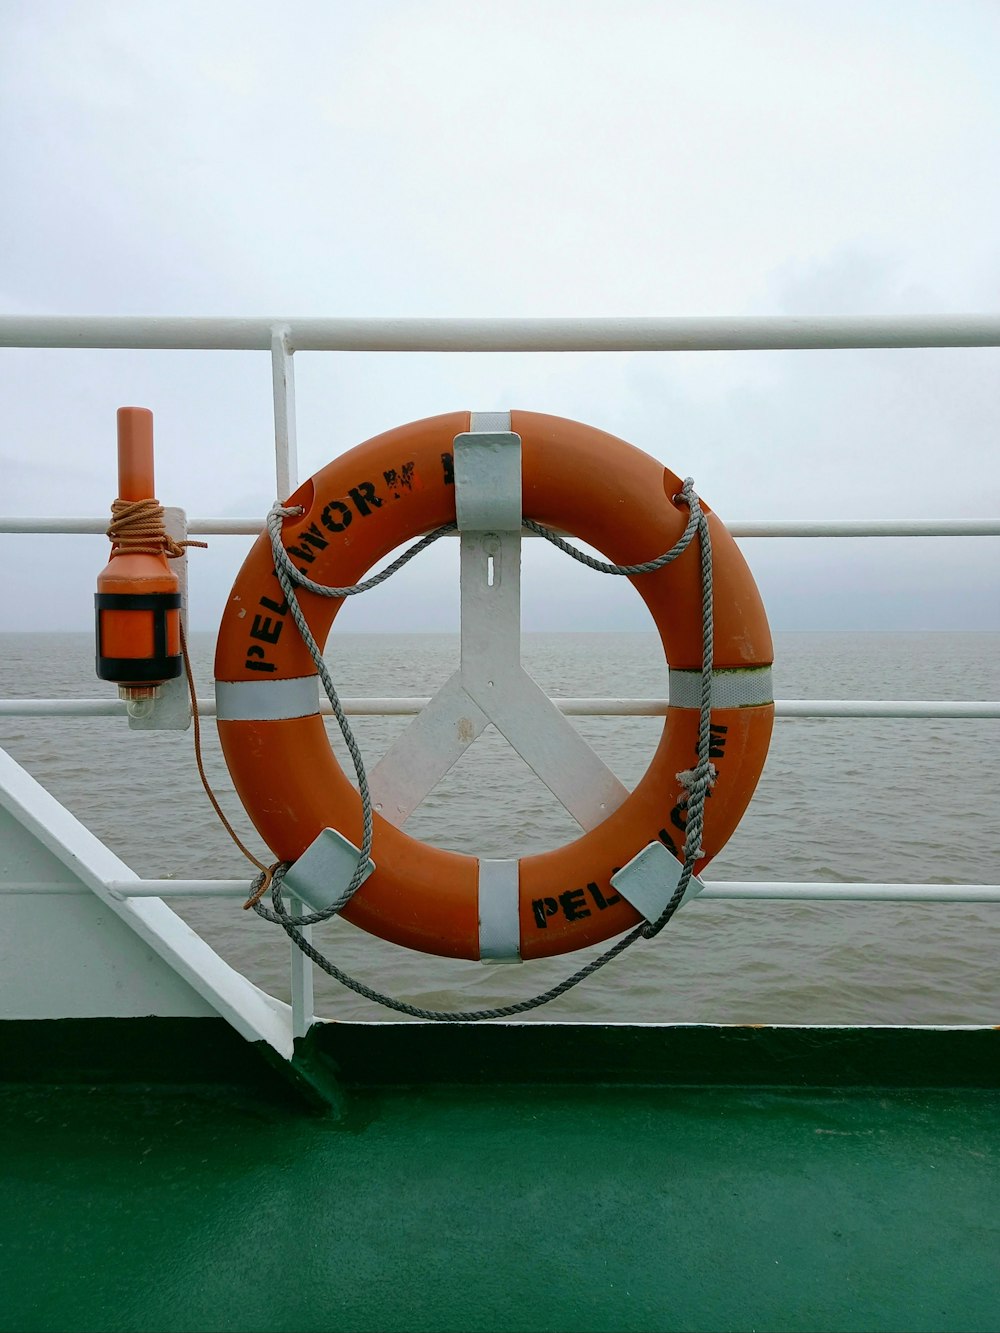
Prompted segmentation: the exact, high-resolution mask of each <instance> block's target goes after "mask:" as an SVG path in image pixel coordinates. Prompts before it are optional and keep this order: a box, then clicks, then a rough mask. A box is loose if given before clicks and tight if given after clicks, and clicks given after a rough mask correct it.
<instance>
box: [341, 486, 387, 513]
mask: <svg viewBox="0 0 1000 1333" xmlns="http://www.w3.org/2000/svg"><path fill="white" fill-rule="evenodd" d="M347 494H348V495H349V496H350V497H351V499H352V500H353V501H354V508H355V509H356V510H357V511H358V513H359V514H360V515H361V517H362V518H367V517H368V515H369V514H370V513H371V512H372V510H373V509H381V508H382V501H381V500H380V499H379V497H378V496H377V495H376V494H375V487H374V486H373V485H372V483H371V482H370V481H362V482H360V483H359V484H358V485H357V486H352V487H351V489H350V490H349V491H348V492H347Z"/></svg>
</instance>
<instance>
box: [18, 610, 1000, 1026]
mask: <svg viewBox="0 0 1000 1333" xmlns="http://www.w3.org/2000/svg"><path fill="white" fill-rule="evenodd" d="M0 638H2V648H3V652H2V665H0V697H10V696H34V697H56V696H68V697H96V696H98V695H101V694H106V693H107V687H105V686H103V685H102V684H101V683H100V682H98V681H97V680H96V679H95V678H94V676H93V650H92V643H91V639H90V638H89V636H87V635H75V634H68V635H67V634H63V635H55V634H50V635H42V634H38V635H34V634H32V635H4V636H0ZM213 646H214V636H212V635H208V634H205V635H195V636H194V642H193V656H194V662H195V671H196V675H197V678H198V684H199V693H200V694H203V695H204V694H210V693H211V677H212V669H211V664H212V653H213ZM328 657H329V660H330V661H331V663H332V665H333V667H334V674H335V679H336V680H337V682H338V685H339V686H340V687H341V689H342V692H343V693H344V694H346V695H410V694H430V693H433V691H434V690H435V689H436V688H437V686H438V685H440V684H441V683H443V681H444V680H445V679H446V678H447V676H448V675H450V673H451V672H452V671H453V670H454V668H455V667H456V665H457V661H458V640H457V637H456V636H453V635H447V634H433V635H431V634H429V635H364V634H340V635H338V634H337V633H336V632H335V633H334V634H333V635H332V636H331V640H330V647H329V652H328ZM524 659H525V663H526V665H527V667H528V669H529V670H530V671H531V673H532V674H533V675H534V676H535V678H536V679H537V680H538V681H539V682H540V684H541V685H542V686H543V687H544V688H545V689H546V690H547V691H548V692H549V693H550V694H552V695H568V696H585V695H615V694H626V695H636V696H653V695H657V696H662V695H664V694H665V693H666V684H665V670H664V665H663V661H662V657H661V655H660V651H659V646H658V641H657V639H656V638H655V637H654V636H653V635H651V634H631V635H603V634H534V635H531V634H529V635H525V637H524ZM775 677H776V692H777V694H778V695H779V697H781V698H866V699H876V698H894V699H903V698H928V699H934V698H962V697H965V698H980V699H996V698H998V697H1000V635H996V634H801V635H796V634H784V635H778V636H777V638H776V668H775ZM408 720H409V719H407V718H357V719H355V724H356V732H357V735H358V738H359V741H360V743H361V746H362V749H363V752H364V754H365V756H366V758H367V760H368V762H369V764H370V765H371V764H373V763H374V762H375V761H376V760H377V759H378V758H379V756H380V755H381V754H382V753H383V752H384V751H385V749H386V748H387V746H388V745H389V744H390V743H391V742H392V741H393V739H394V738H395V737H396V736H397V735H398V734H399V733H400V731H402V729H403V728H404V727H405V726H406V725H407V723H408ZM574 725H576V726H577V727H578V728H579V730H580V731H581V732H582V733H583V735H584V736H585V737H586V738H587V740H588V741H590V743H591V744H592V745H593V746H594V747H595V749H596V750H597V751H598V752H599V753H600V754H601V755H602V757H603V758H604V760H605V762H606V763H608V764H609V765H610V767H611V768H612V769H613V770H614V771H615V772H616V773H617V774H618V776H619V777H620V778H621V780H622V781H623V782H625V783H626V784H627V785H629V786H633V785H634V784H635V782H636V781H637V780H638V778H639V777H640V776H641V774H642V772H643V771H644V769H645V767H646V765H647V763H648V761H649V759H650V757H651V755H652V753H653V749H654V747H655V744H656V740H657V738H658V736H659V732H660V729H661V727H662V721H658V720H657V719H653V718H635V719H622V718H614V719H600V718H576V719H574ZM998 741H1000V722H996V721H981V720H980V721H976V720H969V721H933V720H930V721H924V720H908V721H904V720H899V721H897V720H887V721H851V720H847V721H837V720H801V721H799V720H792V719H788V720H779V721H778V722H776V724H775V734H774V739H773V742H772V746H771V753H770V757H769V759H768V763H767V767H766V769H765V771H764V776H763V778H762V780H761V783H760V785H759V787H758V790H757V794H756V796H755V797H754V800H753V802H752V804H751V806H750V809H749V811H748V813H747V815H746V817H745V818H744V821H743V823H742V825H741V826H740V828H739V829H738V831H737V832H736V834H735V836H734V837H733V838H732V839H731V841H730V842H729V844H728V846H727V847H726V848H725V850H724V852H723V853H722V855H721V856H719V857H718V858H717V859H716V861H715V862H714V863H713V865H712V867H711V868H710V870H709V871H708V878H710V879H724V880H725V879H731V880H753V879H778V880H806V879H819V880H867V881H874V882H879V881H890V882H897V881H912V882H916V883H921V882H948V883H962V882H968V883H997V882H998V881H1000V853H998V850H997V848H998V837H1000V746H998ZM0 745H3V746H4V748H6V749H7V750H9V751H10V753H11V754H12V755H13V756H14V758H15V759H17V760H18V761H19V762H21V763H22V764H24V765H25V767H26V768H27V769H28V770H29V771H30V772H31V773H32V774H33V775H34V776H35V777H36V778H38V779H39V780H40V781H41V782H42V783H44V785H45V786H46V787H48V788H49V790H50V791H52V792H53V794H54V795H55V796H57V797H58V798H59V800H61V801H63V802H64V803H65V804H66V805H67V806H68V807H69V808H70V809H71V810H72V811H73V813H74V814H75V815H76V816H77V817H78V818H79V819H81V820H82V821H83V823H84V824H86V825H87V827H88V828H90V829H91V830H92V831H93V832H94V833H96V834H97V835H98V836H99V837H100V838H102V839H103V840H104V841H105V842H106V843H107V844H108V845H109V846H110V847H111V848H112V849H113V850H114V851H115V852H116V853H117V854H118V855H119V856H120V857H121V858H122V859H123V860H124V861H126V862H127V863H128V864H129V865H130V866H131V867H132V868H133V869H134V870H135V871H137V872H138V873H139V874H140V875H143V876H149V877H156V878H162V877H168V876H169V877H177V878H185V879H186V878H197V877H208V878H235V877H241V876H242V875H243V874H244V871H245V862H243V860H242V858H241V857H240V855H239V853H238V852H237V851H236V850H235V848H234V847H233V846H232V844H231V843H230V841H229V839H228V837H227V836H226V834H225V833H224V831H223V830H222V828H221V827H220V825H219V823H218V821H217V820H216V818H215V815H214V814H213V812H212V810H211V808H210V807H209V805H208V803H207V801H206V800H205V797H204V795H203V793H202V791H201V788H200V786H199V783H198V780H197V775H196V773H195V769H194V762H193V758H192V751H191V736H190V733H180V734H178V733H142V732H130V731H129V730H128V728H127V727H126V725H125V724H124V722H123V721H119V720H117V719H103V720H99V719H95V720H92V721H86V720H76V719H64V720H61V721H55V720H50V719H38V720H35V719H10V718H8V719H0ZM206 751H207V753H206V764H207V767H208V770H209V773H210V776H211V779H212V781H213V783H214V785H215V786H216V790H217V791H218V792H219V794H220V797H221V799H222V801H223V803H224V805H225V806H226V808H227V810H228V811H229V813H230V815H231V817H232V818H234V821H235V822H236V823H237V826H238V827H239V828H240V829H241V830H246V836H247V840H248V841H249V842H250V845H251V846H253V847H254V848H255V849H256V850H258V851H259V852H260V853H261V854H262V855H263V853H264V849H263V847H261V845H260V844H259V842H258V841H256V840H255V839H254V836H253V830H252V828H251V826H250V824H249V821H248V820H247V819H246V817H245V816H244V815H243V812H242V810H241V808H240V806H239V803H238V801H237V799H236V797H235V794H234V792H233V788H232V784H231V783H230V782H229V779H228V774H227V772H226V768H225V764H224V762H223V760H222V756H221V752H220V750H219V747H218V743H217V741H216V739H215V730H214V727H213V726H212V725H211V724H209V725H208V726H207V727H206ZM407 829H408V831H409V832H411V833H413V834H414V835H416V836H418V837H421V838H424V839H426V840H427V841H431V842H435V843H437V844H439V845H441V846H444V847H451V848H454V849H456V850H458V851H462V852H468V853H473V854H476V855H480V856H499V857H505V856H513V855H519V854H526V853H530V852H534V851H540V850H542V849H544V848H547V847H554V846H558V845H559V844H561V843H563V842H565V841H567V840H568V839H570V838H572V837H574V836H575V835H576V833H577V831H578V830H577V829H576V825H575V824H574V823H573V821H572V820H571V819H570V817H569V816H568V815H567V814H566V813H565V811H563V810H562V808H561V807H560V806H559V805H558V804H557V803H556V801H555V798H554V797H552V796H550V795H549V793H548V792H547V790H546V789H545V788H544V787H543V786H542V785H541V783H540V782H539V781H538V780H537V779H536V778H535V777H534V775H533V774H532V773H531V772H530V770H528V769H527V768H526V766H525V765H524V764H523V762H522V761H521V760H520V759H519V758H518V757H517V756H516V755H514V754H512V753H511V752H510V750H509V748H508V747H507V745H506V743H505V742H504V741H503V740H502V738H500V737H499V736H498V735H497V734H496V733H495V732H493V731H492V729H491V730H490V731H488V732H487V733H486V734H485V735H484V736H483V737H482V738H481V739H480V740H479V741H477V742H476V744H475V745H473V746H472V747H471V749H470V750H468V751H467V752H466V754H465V755H464V756H463V758H462V760H461V761H460V762H459V763H458V764H457V765H456V767H455V768H454V769H453V770H452V772H451V773H449V774H448V776H447V777H446V778H445V780H444V781H443V782H442V783H441V784H440V785H439V786H438V787H437V788H436V789H435V791H434V792H433V793H432V794H431V795H430V797H429V798H428V799H427V800H426V801H425V802H424V804H423V805H422V806H421V807H420V808H419V809H418V810H417V811H416V813H415V814H414V815H413V817H412V818H411V820H410V821H409V823H408V825H407ZM268 859H270V858H268ZM174 905H175V907H176V910H177V911H178V912H180V914H181V915H182V916H183V917H184V918H185V919H186V920H187V921H189V922H190V923H191V924H192V925H193V926H194V927H195V928H196V929H198V930H199V931H200V932H201V933H202V934H203V935H204V936H205V938H206V939H207V940H208V941H209V942H210V943H211V944H212V945H213V946H214V947H215V948H216V949H217V950H218V951H219V953H221V954H222V955H223V956H224V957H225V958H226V959H228V960H229V961H230V962H231V963H232V964H233V965H234V966H236V967H238V968H239V969H240V970H241V971H243V972H244V973H245V974H246V975H247V976H249V977H250V978H251V979H252V980H253V981H254V982H256V983H257V984H258V985H260V986H262V987H264V988H265V989H267V990H268V991H270V992H272V993H273V994H275V995H278V996H280V997H282V998H285V999H287V998H288V949H289V946H288V944H287V941H286V939H285V937H284V935H283V934H282V933H281V932H280V931H279V930H278V929H277V928H276V927H272V926H269V925H267V924H266V923H264V922H262V921H261V920H259V918H257V917H256V916H255V915H254V914H253V913H249V912H243V911H242V910H241V909H240V905H239V904H238V903H235V902H232V901H230V900H215V901H212V902H190V901H187V900H174ZM317 943H318V944H319V945H320V947H322V948H324V949H325V950H326V951H327V952H328V953H329V954H330V955H332V956H333V957H334V958H335V959H336V961H337V962H338V963H339V964H340V965H341V966H343V967H344V968H345V969H346V970H348V971H350V972H353V973H355V974H356V975H358V976H360V977H363V978H364V979H365V980H367V981H368V982H369V983H370V984H372V985H374V986H376V987H379V988H382V989H387V990H390V991H391V992H392V993H393V994H395V995H400V996H404V997H406V998H407V999H410V1000H412V1001H415V1002H416V1003H418V1004H422V1005H429V1006H432V1007H442V1008H448V1007H453V1008H469V1007H480V1006H484V1005H495V1004H502V1003H505V1002H507V1001H509V1000H511V999H516V998H522V997H525V996H528V995H531V994H534V993H535V992H536V991H538V990H542V989H544V988H545V987H547V986H549V985H551V984H553V983H554V982H555V981H557V980H559V979H560V978H562V977H563V976H565V975H567V974H568V973H569V972H571V971H573V970H575V967H576V966H577V965H578V962H579V961H582V959H583V958H584V957H585V956H586V955H584V954H576V955H572V956H570V957H563V958H559V959H553V960H546V961H544V962H540V963H533V964H529V965H525V966H523V967H484V966H482V965H480V964H478V963H464V962H455V961H448V960H444V959H437V958H424V957H422V956H421V955H419V954H415V953H412V952H410V951H408V950H405V949H401V948H398V947H397V946H394V945H390V944H386V943H384V942H383V941H380V940H376V939H373V938H371V937H369V936H367V935H365V934H364V933H363V932H361V931H359V930H356V929H355V928H353V927H351V926H349V925H348V924H347V923H345V922H336V923H330V924H327V925H326V926H324V927H321V928H319V930H318V931H317ZM998 950H1000V905H998V906H992V905H989V904H982V905H970V906H964V905H950V906H949V905H932V904H899V905H897V904H872V903H841V904H836V903H787V902H764V903H748V902H734V903H724V902H695V903H692V904H689V905H688V906H686V907H685V908H684V910H683V911H682V912H680V913H679V914H678V916H677V917H676V918H675V920H674V921H673V922H672V923H671V924H670V926H669V927H668V928H667V929H666V930H665V931H664V932H663V934H662V935H661V936H660V937H659V938H658V939H657V940H656V941H653V942H650V943H645V944H641V945H638V946H636V947H635V948H634V949H633V950H632V951H631V952H629V953H628V954H627V955H626V956H625V957H624V958H622V959H620V960H618V961H617V962H616V963H613V964H612V965H611V966H609V967H608V968H606V969H604V970H603V971H602V972H600V973H599V974H597V975H596V976H595V977H592V978H591V979H590V980H589V981H587V982H585V983H584V984H583V985H582V986H581V987H579V988H577V989H576V990H574V991H572V992H571V993H570V994H569V995H567V996H564V997H563V998H562V999H560V1000H558V1001H556V1002H555V1003H553V1004H552V1005H550V1006H548V1007H547V1008H545V1009H543V1010H539V1011H536V1013H535V1014H534V1015H532V1017H534V1018H536V1019H540V1020H546V1019H548V1020H564V1021H573V1020H587V1021H591V1020H600V1021H613V1022H636V1021H640V1022H663V1021H711V1022H742V1023H823V1022H840V1023H845V1022H867V1023H934V1022H940V1023H961V1022H969V1023H972V1022H977V1023H978V1022H984V1023H990V1022H993V1023H997V1022H1000V980H998V968H997V957H998ZM317 1009H318V1011H319V1012H320V1013H322V1014H324V1015H327V1016H331V1017H342V1018H352V1019H383V1018H385V1017H389V1016H391V1015H388V1014H387V1011H385V1010H382V1009H380V1008H377V1007H376V1006H374V1005H371V1004H369V1003H367V1002H366V1001H363V1000H361V999H360V998H359V997H357V996H355V995H354V994H353V993H352V992H349V991H346V990H344V989H342V988H341V987H339V986H338V985H337V984H336V983H334V982H332V981H330V980H329V978H327V977H325V976H323V975H322V974H319V973H317Z"/></svg>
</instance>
